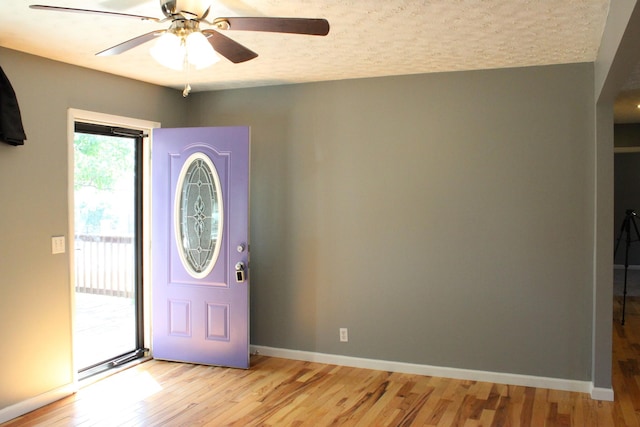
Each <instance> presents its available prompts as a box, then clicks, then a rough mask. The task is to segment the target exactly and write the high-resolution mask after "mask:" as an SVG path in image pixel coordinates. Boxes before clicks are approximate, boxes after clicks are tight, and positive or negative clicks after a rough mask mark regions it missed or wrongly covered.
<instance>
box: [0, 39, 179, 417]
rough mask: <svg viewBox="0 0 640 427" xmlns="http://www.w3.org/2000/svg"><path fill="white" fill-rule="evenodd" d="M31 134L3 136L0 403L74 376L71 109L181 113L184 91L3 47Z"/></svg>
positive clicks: (174, 121)
mask: <svg viewBox="0 0 640 427" xmlns="http://www.w3.org/2000/svg"><path fill="white" fill-rule="evenodd" d="M0 66H1V67H2V68H3V70H4V72H5V73H6V74H7V76H8V77H9V79H10V81H11V83H12V85H13V88H14V90H15V91H16V94H17V97H18V102H19V104H20V109H21V111H22V119H23V124H24V127H25V130H26V133H27V138H28V139H27V141H26V143H25V145H24V146H22V147H12V146H9V145H6V144H3V143H2V144H0V198H1V201H0V218H1V222H0V324H1V325H3V327H2V328H0V349H1V350H2V351H0V409H1V408H4V407H6V406H9V405H12V404H15V403H18V402H21V401H23V400H25V399H28V398H32V397H35V396H37V395H39V394H41V393H45V392H48V391H51V390H54V389H56V388H59V387H61V386H64V385H66V384H68V383H69V382H70V381H71V379H72V366H71V341H70V340H71V319H70V313H71V307H70V304H71V298H70V294H69V292H70V285H69V268H68V265H69V259H68V255H69V254H68V253H66V254H64V255H52V254H51V236H54V235H65V236H68V234H69V230H68V218H67V215H68V198H67V173H68V168H67V110H68V108H77V109H84V110H90V111H97V112H101V113H106V114H114V115H120V116H128V117H133V118H138V119H146V120H153V121H159V122H162V124H163V125H164V126H176V125H178V124H179V123H184V121H185V116H186V110H185V109H184V103H183V102H181V101H182V96H181V95H180V93H179V92H177V91H173V90H169V89H165V88H159V87H157V86H153V85H149V84H143V83H139V82H134V81H132V80H128V79H124V78H119V77H115V76H112V75H108V74H104V73H98V72H94V71H90V70H87V69H83V68H78V67H73V66H68V65H65V64H61V63H58V62H54V61H49V60H45V59H42V58H38V57H35V56H31V55H25V54H22V53H19V52H16V51H12V50H8V49H4V48H0Z"/></svg>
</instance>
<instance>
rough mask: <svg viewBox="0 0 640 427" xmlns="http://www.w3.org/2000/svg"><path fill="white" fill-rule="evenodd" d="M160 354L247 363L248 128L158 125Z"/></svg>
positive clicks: (155, 194) (155, 234)
mask: <svg viewBox="0 0 640 427" xmlns="http://www.w3.org/2000/svg"><path fill="white" fill-rule="evenodd" d="M151 164H152V193H151V197H152V202H151V203H152V235H151V241H152V255H151V256H152V261H151V262H152V281H153V284H152V294H153V295H152V301H153V303H152V304H153V307H152V310H153V312H152V319H153V321H152V325H153V332H152V336H153V342H152V344H153V347H152V353H153V356H154V357H155V358H157V359H164V360H174V361H181V362H190V363H200V364H208V365H220V366H230V367H237V368H248V367H249V326H248V325H249V274H248V268H247V266H248V261H249V235H248V232H249V229H248V207H249V128H247V127H224V128H180V129H155V130H154V132H153V147H152V163H151Z"/></svg>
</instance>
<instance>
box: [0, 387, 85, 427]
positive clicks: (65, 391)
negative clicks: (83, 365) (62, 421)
mask: <svg viewBox="0 0 640 427" xmlns="http://www.w3.org/2000/svg"><path fill="white" fill-rule="evenodd" d="M76 391H77V387H76V385H74V384H68V385H66V386H62V387H60V388H57V389H55V390H52V391H49V392H47V393H43V394H40V395H38V396H35V397H32V398H31V399H27V400H24V401H22V402H19V403H16V404H15V405H11V406H7V407H6V408H2V409H0V423H3V422H5V421H9V420H12V419H14V418H17V417H19V416H21V415H24V414H26V413H29V412H31V411H34V410H36V409H38V408H41V407H43V406H46V405H48V404H50V403H53V402H55V401H56V400H60V399H62V398H64V397H67V396H69V395H71V394H73V393H75V392H76Z"/></svg>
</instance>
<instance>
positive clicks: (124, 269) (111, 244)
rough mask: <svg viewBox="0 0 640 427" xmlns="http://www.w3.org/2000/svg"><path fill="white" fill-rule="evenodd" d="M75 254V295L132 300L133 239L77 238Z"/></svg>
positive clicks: (133, 272)
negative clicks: (108, 296)
mask: <svg viewBox="0 0 640 427" xmlns="http://www.w3.org/2000/svg"><path fill="white" fill-rule="evenodd" d="M75 253H76V257H75V276H76V278H75V282H76V283H75V287H76V292H86V293H90V294H101V295H112V296H119V297H127V298H131V297H133V295H134V282H135V247H134V239H133V237H131V236H94V235H76V236H75Z"/></svg>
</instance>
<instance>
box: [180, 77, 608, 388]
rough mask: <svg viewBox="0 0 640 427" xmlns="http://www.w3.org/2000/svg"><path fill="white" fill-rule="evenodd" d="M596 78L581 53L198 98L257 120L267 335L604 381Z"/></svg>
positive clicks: (256, 233)
mask: <svg viewBox="0 0 640 427" xmlns="http://www.w3.org/2000/svg"><path fill="white" fill-rule="evenodd" d="M593 85H594V75H593V65H592V64H575V65H564V66H549V67H535V68H523V69H509V70H492V71H474V72H460V73H446V74H431V75H421V76H405V77H392V78H380V79H365V80H351V81H340V82H329V83H316V84H305V85H297V86H282V87H267V88H257V89H246V90H232V91H225V92H216V93H202V94H200V93H197V94H194V95H192V99H191V111H192V113H193V114H191V115H190V120H189V125H191V126H217V125H242V124H248V125H250V126H251V127H252V168H251V173H252V178H251V186H252V187H251V188H252V190H251V191H252V196H251V203H252V205H251V239H252V245H251V246H252V264H251V267H252V270H251V272H252V311H251V314H252V323H251V327H252V343H254V344H259V345H266V346H273V347H280V348H289V349H296V350H306V351H314V352H323V353H333V354H344V355H351V356H359V357H367V358H374V359H386V360H394V361H402V362H412V363H423V364H431V365H437V366H449V367H457V368H468V369H479V370H487V371H498V372H509V373H520V374H529V375H540V376H548V377H557V378H569V379H577V380H589V379H590V378H591V351H590V350H591V330H590V325H591V320H592V318H591V310H592V303H593V301H592V286H593V275H592V274H593V266H592V262H593V248H592V244H593V227H594V217H593V206H594V200H593V184H592V182H593V169H592V168H593V141H594V138H595V136H594V109H593V106H594V96H593ZM339 327H348V328H349V339H350V341H349V343H346V344H345V343H339V342H338V328H339Z"/></svg>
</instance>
